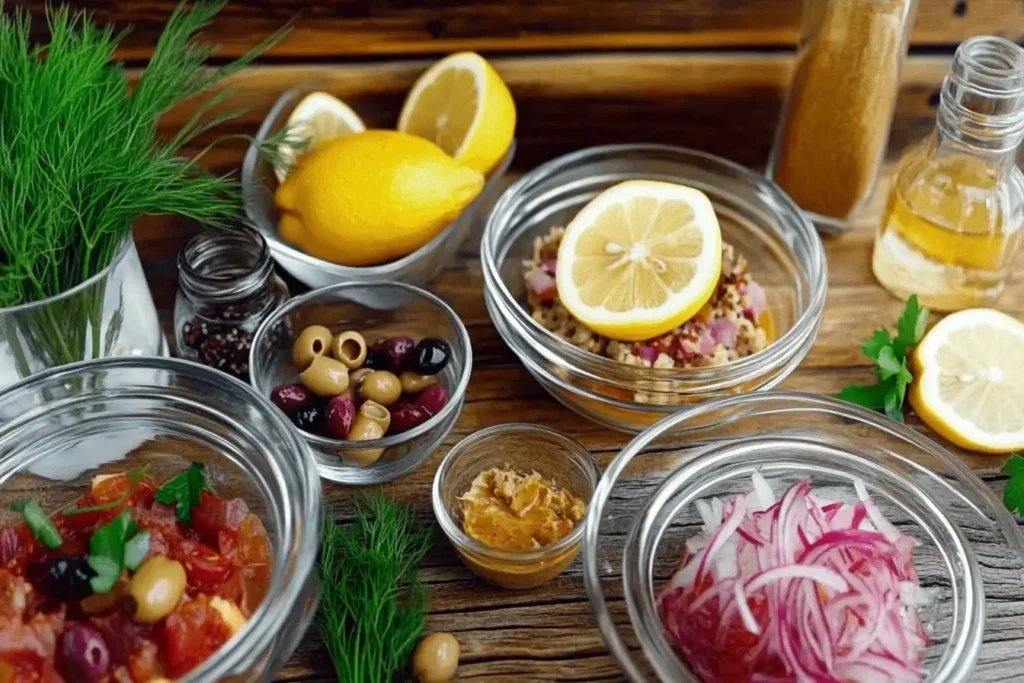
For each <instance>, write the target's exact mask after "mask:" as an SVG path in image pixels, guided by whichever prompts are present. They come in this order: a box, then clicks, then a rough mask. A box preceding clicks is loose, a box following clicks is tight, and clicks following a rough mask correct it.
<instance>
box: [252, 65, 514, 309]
mask: <svg viewBox="0 0 1024 683" xmlns="http://www.w3.org/2000/svg"><path fill="white" fill-rule="evenodd" d="M318 90H326V91H330V84H329V83H321V82H313V83H303V84H301V85H298V86H296V87H294V88H292V89H291V90H288V91H287V92H285V93H284V94H283V95H281V97H280V98H278V100H277V102H275V103H274V106H273V107H272V108H271V109H270V113H268V114H267V118H266V119H264V120H263V123H262V125H260V128H259V131H257V133H256V137H255V138H253V140H252V143H251V144H250V145H249V149H248V150H247V151H246V153H245V158H244V160H243V161H242V194H243V197H244V200H245V213H246V215H247V216H248V218H249V221H250V222H251V223H252V225H254V226H255V227H256V228H257V229H258V230H259V231H260V233H262V235H263V237H264V238H265V239H266V240H267V244H268V245H269V246H270V253H271V255H272V256H273V257H274V260H276V261H277V262H278V263H279V264H280V265H281V267H282V268H284V269H285V270H286V271H288V272H289V273H291V274H292V276H294V277H295V278H296V279H297V280H299V281H300V282H302V283H304V284H306V285H307V286H309V287H310V288H311V289H317V288H319V287H326V286H327V285H333V284H338V283H340V282H406V283H408V284H412V285H417V286H420V287H424V286H426V285H427V284H428V283H430V282H431V281H432V280H433V279H434V278H435V277H437V275H438V274H439V273H440V272H441V271H442V270H443V269H444V268H445V266H447V265H448V264H449V263H450V262H451V260H452V258H453V257H454V256H455V253H456V252H457V251H458V250H459V247H460V246H462V244H463V242H465V241H466V238H467V237H468V236H469V234H470V232H471V228H472V226H473V222H474V221H475V220H476V219H477V218H479V217H480V214H481V212H482V211H483V210H484V207H489V206H491V205H492V204H493V203H494V200H495V199H496V198H497V196H498V191H499V184H500V180H501V177H502V176H503V175H504V174H505V171H507V170H508V167H509V165H510V164H511V163H512V157H514V156H515V150H516V143H515V141H514V140H513V141H512V144H511V146H510V147H509V149H508V152H506V153H505V157H504V158H503V159H502V160H501V161H500V162H499V163H498V165H497V167H495V168H494V170H492V171H491V173H490V174H489V176H488V177H487V184H486V185H484V188H483V190H482V191H481V192H480V196H479V197H477V198H476V200H475V201H474V202H473V203H472V204H470V205H469V206H468V207H467V208H466V210H465V211H463V212H462V215H461V216H459V218H458V219H457V220H456V221H455V222H454V223H452V224H451V225H450V226H448V227H447V228H445V229H444V230H443V231H442V232H441V233H440V234H438V235H437V237H435V238H434V239H432V240H431V241H430V242H428V243H427V244H425V245H423V246H422V247H420V248H419V249H417V250H416V251H414V252H412V253H411V254H409V255H407V256H404V257H402V258H400V259H398V260H397V261H391V262H390V263H383V264H381V265H378V266H366V267H352V266H341V265H338V264H337V263H331V262H330V261H324V260H322V259H318V258H316V257H315V256H310V255H309V254H307V253H306V252H304V251H302V250H301V249H298V248H297V247H294V246H292V245H291V244H288V243H287V242H285V241H284V240H282V239H281V238H280V237H278V236H277V222H278V218H279V215H278V211H277V206H276V205H275V204H274V192H275V191H276V190H277V185H278V183H277V176H276V175H275V174H274V169H273V167H272V166H271V165H270V164H268V163H267V162H266V161H264V160H263V159H262V158H261V157H260V153H259V150H260V148H261V146H263V145H265V144H266V141H267V138H269V137H271V136H272V135H274V134H275V133H277V132H279V131H280V130H281V129H282V128H284V126H285V124H286V123H287V121H288V117H289V116H290V115H291V112H292V109H294V108H295V105H296V104H298V103H299V101H300V100H301V99H302V98H304V97H305V96H306V95H308V94H310V93H312V92H315V91H318ZM378 127H379V126H378Z"/></svg>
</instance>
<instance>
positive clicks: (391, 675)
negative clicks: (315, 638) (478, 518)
mask: <svg viewBox="0 0 1024 683" xmlns="http://www.w3.org/2000/svg"><path fill="white" fill-rule="evenodd" d="M432 543H433V533H432V529H431V528H430V527H423V526H421V525H419V524H417V523H416V520H415V517H414V514H413V511H412V509H411V508H409V507H407V506H405V505H402V504H400V503H397V502H395V501H393V500H391V499H389V498H387V497H386V496H384V495H383V494H377V495H376V496H374V497H372V498H369V499H368V500H367V499H363V500H360V501H357V505H356V519H355V520H354V521H353V522H351V523H349V524H348V525H344V526H343V525H341V524H339V523H338V522H336V521H335V520H333V519H328V520H326V522H325V524H324V531H323V538H322V546H321V549H320V581H321V597H320V606H319V610H318V612H317V623H318V625H319V628H320V635H321V638H322V639H323V641H324V644H325V645H326V647H327V651H328V653H329V654H330V656H331V661H332V662H333V664H334V671H335V674H336V675H337V677H338V680H339V681H359V682H360V683H392V681H393V680H395V679H396V676H397V675H398V674H400V673H401V672H402V671H403V670H404V669H405V668H406V667H407V665H408V663H409V657H410V656H411V655H412V652H413V649H414V648H415V647H416V642H417V641H418V640H419V637H420V635H421V634H422V633H423V626H424V622H425V620H426V613H427V590H426V587H425V586H423V584H421V583H420V581H419V579H418V578H417V568H418V567H419V564H420V562H421V561H422V559H423V557H424V556H425V555H426V554H427V552H428V551H429V550H430V547H431V545H432Z"/></svg>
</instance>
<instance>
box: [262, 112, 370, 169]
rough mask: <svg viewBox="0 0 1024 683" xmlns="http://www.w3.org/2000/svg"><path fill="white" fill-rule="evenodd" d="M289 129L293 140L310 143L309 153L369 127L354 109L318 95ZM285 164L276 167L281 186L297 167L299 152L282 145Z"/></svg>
mask: <svg viewBox="0 0 1024 683" xmlns="http://www.w3.org/2000/svg"><path fill="white" fill-rule="evenodd" d="M285 127H286V128H288V129H290V131H291V132H289V133H288V137H289V139H292V138H294V139H295V140H300V141H307V144H308V145H309V149H312V148H313V147H315V146H316V145H317V144H319V143H321V142H323V141H324V140H330V139H332V138H340V137H341V136H343V135H351V134H352V133H361V132H363V131H364V130H366V125H365V124H364V123H363V120H362V119H361V118H359V115H358V114H356V113H355V112H354V111H352V109H351V108H350V107H349V106H348V105H347V104H345V103H344V102H342V101H341V100H339V99H338V98H337V97H334V96H333V95H328V94H327V93H325V92H314V93H310V94H308V95H306V96H305V97H304V98H303V99H302V101H301V102H299V103H298V105H296V107H295V109H293V110H292V113H291V116H289V117H288V122H287V123H286V124H285ZM277 151H278V155H279V156H280V159H281V161H282V162H283V163H282V164H280V165H277V166H275V167H274V173H275V174H276V175H277V180H278V182H284V179H285V176H287V175H288V173H287V169H289V168H291V166H292V165H293V164H294V163H295V149H294V147H293V146H292V145H289V144H286V143H282V144H281V145H278V148H277Z"/></svg>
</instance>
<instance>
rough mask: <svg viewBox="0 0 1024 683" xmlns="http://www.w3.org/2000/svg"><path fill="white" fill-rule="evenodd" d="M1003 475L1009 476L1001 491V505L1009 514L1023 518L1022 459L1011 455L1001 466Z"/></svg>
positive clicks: (1023, 471)
mask: <svg viewBox="0 0 1024 683" xmlns="http://www.w3.org/2000/svg"><path fill="white" fill-rule="evenodd" d="M1003 474H1008V475H1010V480H1009V481H1008V482H1006V488H1005V489H1003V505H1005V506H1006V509H1007V510H1009V511H1010V512H1016V513H1017V514H1018V515H1022V516H1024V457H1021V456H1020V455H1019V454H1017V453H1011V454H1010V459H1009V460H1007V461H1006V464H1005V465H1003Z"/></svg>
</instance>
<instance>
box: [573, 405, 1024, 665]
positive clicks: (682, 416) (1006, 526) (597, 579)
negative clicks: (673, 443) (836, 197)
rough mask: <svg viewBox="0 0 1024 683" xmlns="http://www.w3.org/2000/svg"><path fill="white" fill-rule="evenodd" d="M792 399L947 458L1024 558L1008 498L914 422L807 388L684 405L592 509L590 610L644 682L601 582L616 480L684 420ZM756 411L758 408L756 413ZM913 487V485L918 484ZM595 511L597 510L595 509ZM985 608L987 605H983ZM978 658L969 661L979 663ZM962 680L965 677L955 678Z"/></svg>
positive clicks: (635, 446)
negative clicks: (602, 543)
mask: <svg viewBox="0 0 1024 683" xmlns="http://www.w3.org/2000/svg"><path fill="white" fill-rule="evenodd" d="M783 401H788V402H790V403H791V404H792V405H791V407H792V408H796V409H803V410H808V411H814V412H821V413H828V414H831V415H834V416H837V417H840V418H843V419H845V420H850V421H853V422H857V423H860V424H864V425H866V426H869V427H873V428H874V429H876V430H879V431H882V432H886V433H889V434H892V435H893V436H896V437H898V438H900V439H903V440H904V441H907V442H908V443H909V444H911V445H913V446H915V447H917V448H919V449H921V450H922V451H925V452H927V453H928V454H929V455H930V456H932V457H935V458H936V459H938V460H940V461H942V462H943V463H944V464H945V465H947V466H948V467H949V468H950V471H951V472H952V473H953V474H954V475H955V476H956V477H957V479H958V480H959V481H960V483H961V484H963V485H965V486H967V487H969V489H970V490H969V491H964V492H963V493H964V495H970V496H971V497H972V498H973V499H983V500H985V502H986V503H988V506H989V507H990V508H991V509H992V510H994V511H995V515H996V520H995V521H996V523H997V525H998V527H999V531H1000V532H1001V533H1002V535H1003V537H1004V538H1005V539H1006V541H1007V543H1008V544H1010V546H1011V548H1012V549H1013V550H1015V551H1016V553H1017V555H1018V556H1019V557H1022V558H1024V532H1022V531H1021V529H1020V528H1019V527H1018V526H1017V524H1016V522H1015V521H1014V520H1013V518H1012V517H1011V516H1010V514H1009V512H1008V511H1007V510H1006V509H1005V508H1004V507H1003V505H1002V502H1001V501H1000V500H999V499H998V498H996V496H995V494H994V493H993V492H992V491H991V490H990V489H989V488H988V487H987V486H986V485H985V483H984V482H983V481H982V480H981V479H980V478H978V476H977V474H975V473H974V472H973V471H972V470H971V469H970V468H968V467H967V466H966V465H965V464H964V463H963V462H961V461H960V459H959V458H957V457H956V456H955V455H954V454H953V453H951V452H950V451H949V450H947V449H946V448H945V447H943V446H941V445H940V444H938V443H937V442H935V441H933V440H931V439H929V438H928V437H926V436H924V435H922V434H919V433H917V432H915V431H914V430H912V429H910V428H909V427H907V426H905V425H903V424H899V423H897V422H893V421H892V420H890V419H888V418H886V417H884V416H882V415H880V414H879V413H875V412H872V411H870V410H867V409H866V408H861V407H859V406H855V405H853V404H851V403H847V402H845V401H841V400H839V399H836V398H832V397H830V396H819V395H816V394H809V393H802V392H783V391H769V392H753V393H748V394H744V395H740V396H730V397H726V398H720V399H715V400H711V401H708V402H706V403H703V404H700V405H698V406H694V407H692V408H687V409H684V410H681V411H679V412H677V413H675V414H673V415H671V416H669V417H666V418H665V419H663V420H661V421H660V422H658V423H657V424H655V425H653V426H651V427H649V428H648V429H646V430H644V431H643V432H641V433H640V434H638V435H637V436H635V437H634V438H633V439H632V440H631V441H630V442H629V443H628V444H627V445H626V447H625V448H623V449H622V451H620V452H619V454H618V455H616V456H615V458H614V459H613V460H612V462H611V463H609V465H608V467H606V468H605V470H604V474H603V475H602V477H601V481H600V482H599V483H598V485H597V488H596V489H595V490H594V495H593V497H592V499H591V508H590V510H588V515H587V519H586V524H585V526H586V529H585V532H584V539H583V583H584V587H585V589H586V593H587V599H588V601H589V602H590V610H591V613H592V614H593V615H594V618H595V619H596V620H597V623H598V627H599V628H600V630H601V636H602V639H603V640H604V642H605V645H607V646H608V649H609V650H610V651H611V653H612V655H613V656H614V657H615V660H616V662H617V663H618V665H619V667H620V668H621V669H622V670H623V671H624V672H626V674H627V675H628V676H629V677H630V679H631V680H633V681H637V682H638V683H639V682H641V681H644V680H645V679H644V676H643V674H642V673H641V672H640V671H639V670H638V669H637V668H636V665H635V663H634V661H633V658H632V656H631V653H630V650H629V648H628V647H627V646H626V643H625V642H624V641H623V640H622V637H621V636H620V634H619V631H618V629H617V628H616V624H615V622H614V620H613V618H612V614H611V611H610V610H609V608H608V604H607V602H606V601H605V597H604V592H603V590H602V586H601V568H600V567H599V564H598V563H599V557H598V543H599V537H600V529H601V515H602V513H603V512H604V508H605V505H606V504H607V502H608V500H609V498H610V496H611V493H612V491H613V489H614V487H615V484H616V482H617V481H618V479H619V477H620V476H621V475H622V472H623V471H624V470H625V468H626V467H627V466H628V465H629V463H630V462H631V461H632V460H633V458H634V457H636V456H638V455H642V453H643V451H644V449H646V448H647V447H648V446H650V445H651V444H652V443H653V442H654V441H655V440H657V439H658V438H659V437H661V436H663V435H665V434H667V433H671V432H672V431H673V430H674V429H676V428H678V427H679V426H680V425H681V424H682V423H685V422H687V421H689V420H695V421H697V422H698V424H701V425H702V426H712V425H714V424H721V423H714V422H711V421H702V418H707V417H708V416H711V415H714V414H715V413H716V412H719V411H725V410H730V409H734V408H743V407H747V408H756V407H757V406H758V405H761V404H770V403H772V402H783ZM754 414H756V413H754ZM751 415H752V413H750V412H746V413H742V414H740V417H749V416H751ZM912 486H913V485H912ZM591 512H593V514H590V513H591ZM983 609H984V608H983ZM973 664H974V660H973V659H972V660H971V661H970V664H969V666H970V667H973ZM953 680H959V679H955V678H954V679H953Z"/></svg>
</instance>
